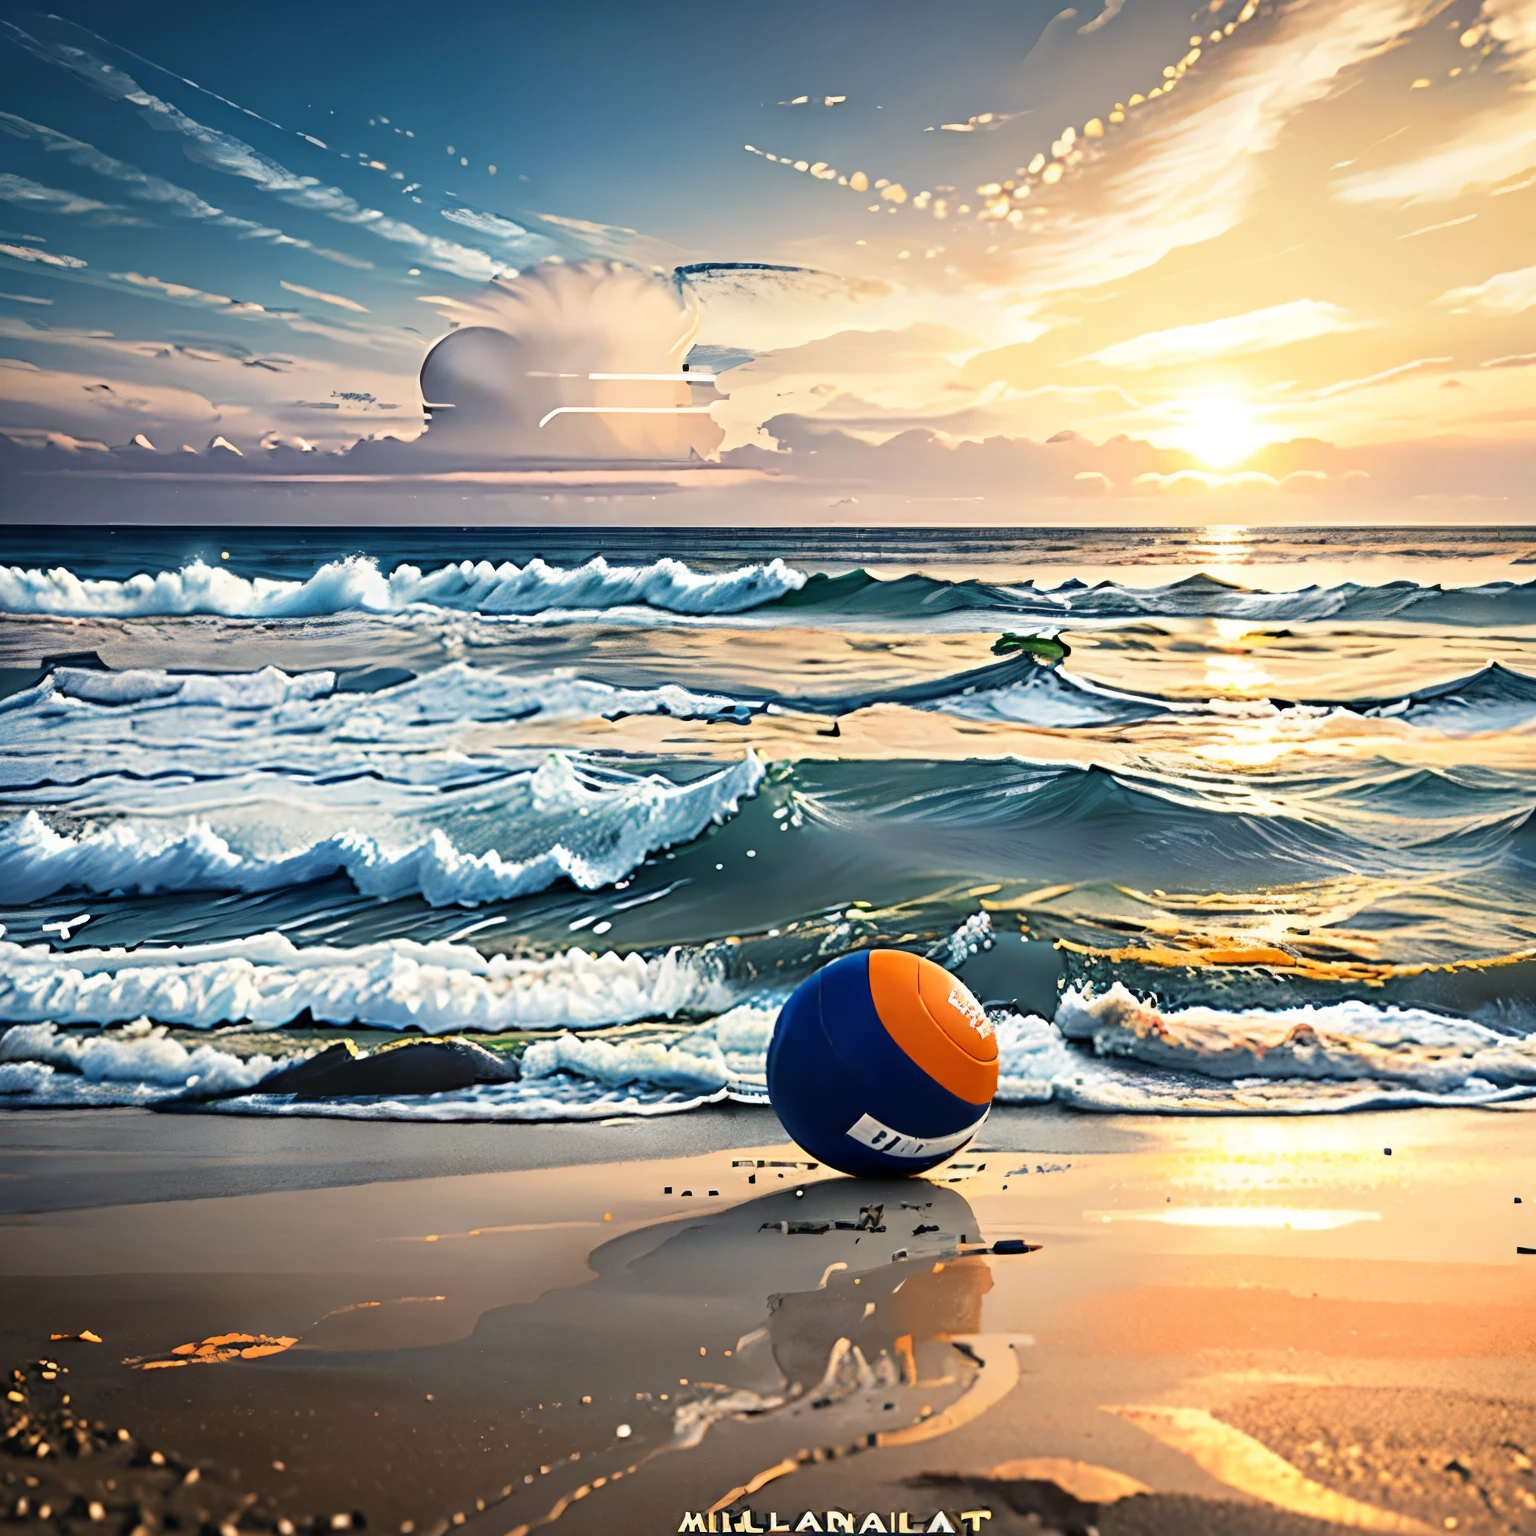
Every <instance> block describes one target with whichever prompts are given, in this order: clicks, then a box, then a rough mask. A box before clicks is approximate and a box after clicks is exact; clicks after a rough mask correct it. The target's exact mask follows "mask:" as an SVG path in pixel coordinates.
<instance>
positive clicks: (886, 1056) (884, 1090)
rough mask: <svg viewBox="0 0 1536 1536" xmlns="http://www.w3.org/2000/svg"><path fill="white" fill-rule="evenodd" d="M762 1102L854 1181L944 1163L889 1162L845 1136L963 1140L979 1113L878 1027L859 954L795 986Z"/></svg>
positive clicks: (777, 1032)
mask: <svg viewBox="0 0 1536 1536" xmlns="http://www.w3.org/2000/svg"><path fill="white" fill-rule="evenodd" d="M768 1096H769V1099H770V1100H771V1101H772V1103H773V1107H774V1109H775V1111H777V1113H778V1116H779V1120H780V1121H781V1123H782V1124H783V1126H784V1129H785V1130H786V1131H788V1132H789V1135H790V1137H791V1139H792V1140H794V1141H795V1142H796V1143H797V1144H798V1145H799V1146H801V1147H803V1148H804V1149H805V1150H806V1151H807V1152H808V1153H810V1155H811V1156H812V1157H814V1158H815V1159H816V1160H817V1161H818V1162H823V1163H826V1164H827V1165H828V1166H829V1167H832V1168H837V1169H840V1170H841V1171H842V1172H843V1173H849V1174H853V1175H854V1176H855V1177H857V1178H891V1177H901V1176H903V1175H907V1174H913V1173H922V1172H923V1171H924V1170H925V1169H928V1168H932V1167H933V1166H934V1165H935V1164H937V1163H940V1162H942V1161H943V1160H944V1159H945V1158H946V1157H948V1156H949V1155H950V1153H949V1152H948V1151H944V1152H940V1153H937V1154H935V1155H932V1156H927V1157H893V1156H891V1155H890V1154H888V1153H885V1152H882V1151H880V1150H879V1149H878V1148H875V1147H870V1146H866V1145H865V1144H864V1143H863V1142H861V1141H857V1140H855V1139H854V1138H853V1137H851V1136H850V1135H849V1134H848V1130H849V1127H851V1126H852V1125H854V1124H855V1123H856V1122H857V1121H858V1120H859V1119H860V1117H861V1116H863V1115H869V1116H871V1117H872V1118H873V1119H875V1120H878V1121H880V1123H881V1124H882V1125H887V1126H890V1127H891V1128H892V1129H893V1130H896V1131H899V1132H900V1133H901V1134H902V1135H904V1136H915V1137H919V1138H922V1139H927V1138H932V1137H942V1136H947V1135H951V1134H953V1133H955V1132H958V1131H961V1130H964V1129H965V1128H966V1127H968V1126H970V1125H973V1124H975V1123H976V1121H977V1120H978V1119H979V1118H980V1116H981V1109H980V1107H979V1106H977V1105H975V1104H969V1103H967V1102H966V1101H965V1100H964V1099H961V1098H958V1097H957V1096H956V1095H955V1094H952V1093H950V1092H949V1091H948V1090H947V1089H945V1088H941V1087H940V1086H939V1085H938V1084H937V1083H936V1082H934V1081H933V1079H932V1078H930V1077H929V1076H928V1074H927V1073H926V1072H924V1071H923V1070H922V1068H921V1067H919V1066H918V1065H917V1063H916V1062H914V1061H913V1060H912V1058H911V1057H910V1056H908V1055H907V1053H906V1052H905V1051H903V1050H902V1049H901V1047H900V1046H899V1045H898V1044H897V1043H896V1042H895V1040H893V1039H892V1038H891V1036H890V1034H889V1032H888V1031H887V1030H886V1028H885V1026H884V1025H883V1024H882V1023H881V1022H880V1015H879V1013H878V1012H877V1011H876V1009H875V1003H874V999H873V997H872V996H871V994H870V986H869V957H868V955H867V954H863V953H860V954H854V955H845V956H843V958H842V959H841V960H834V961H833V962H832V964H831V965H827V966H823V967H822V969H821V970H819V971H818V972H817V973H816V974H815V975H814V976H812V977H810V978H809V979H808V980H806V981H804V982H802V983H801V984H800V986H799V987H797V988H796V989H795V991H794V993H793V994H792V995H791V997H790V999H789V1001H788V1002H786V1003H785V1004H784V1007H783V1008H782V1009H781V1010H780V1012H779V1017H778V1022H777V1023H776V1024H775V1025H774V1030H773V1040H772V1041H771V1042H770V1044H769V1046H768Z"/></svg>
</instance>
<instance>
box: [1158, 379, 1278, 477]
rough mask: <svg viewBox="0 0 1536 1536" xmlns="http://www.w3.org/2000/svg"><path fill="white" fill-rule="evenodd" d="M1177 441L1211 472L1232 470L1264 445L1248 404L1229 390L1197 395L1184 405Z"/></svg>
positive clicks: (1182, 405)
mask: <svg viewBox="0 0 1536 1536" xmlns="http://www.w3.org/2000/svg"><path fill="white" fill-rule="evenodd" d="M1178 410H1179V417H1180V421H1179V425H1178V427H1177V429H1176V430H1175V432H1174V433H1173V439H1174V441H1175V442H1176V443H1177V444H1178V446H1179V447H1181V448H1183V449H1185V450H1186V451H1187V452H1189V453H1192V454H1194V456H1195V457H1196V458H1197V459H1199V460H1200V461H1201V463H1203V464H1205V465H1208V466H1209V467H1210V468H1211V469H1230V468H1231V467H1232V466H1233V465H1234V464H1241V463H1242V461H1243V460H1244V459H1246V458H1247V457H1248V456H1249V455H1250V454H1251V453H1253V452H1254V451H1255V450H1256V449H1257V448H1259V447H1260V446H1262V444H1263V442H1264V437H1263V434H1262V433H1261V432H1260V431H1259V429H1258V427H1257V425H1256V424H1255V422H1254V420H1253V415H1252V413H1251V412H1250V411H1249V409H1248V406H1247V404H1246V403H1245V402H1244V401H1243V400H1241V399H1239V398H1238V396H1236V395H1234V394H1231V393H1229V392H1227V391H1225V390H1217V391H1212V392H1211V393H1209V394H1204V395H1196V396H1194V397H1193V398H1192V399H1189V400H1185V401H1183V402H1181V403H1180V405H1179V407H1178Z"/></svg>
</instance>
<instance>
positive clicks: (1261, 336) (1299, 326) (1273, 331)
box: [1079, 299, 1362, 371]
mask: <svg viewBox="0 0 1536 1536" xmlns="http://www.w3.org/2000/svg"><path fill="white" fill-rule="evenodd" d="M1361 326H1362V322H1360V321H1356V320H1352V319H1351V318H1350V317H1349V315H1348V313H1347V312H1346V311H1345V310H1343V309H1341V308H1339V306H1338V305H1337V304H1325V303H1320V302H1319V301H1318V300H1316V299H1294V300H1292V301H1291V302H1290V303H1289V304H1275V305H1271V306H1270V307H1269V308H1268V309H1255V310H1250V311H1249V312H1248V313H1247V314H1243V315H1229V316H1227V317H1226V318H1225V319H1221V320H1207V321H1204V322H1203V323H1202V324H1199V325H1178V326H1174V327H1172V328H1171V329H1169V330H1166V331H1148V332H1147V333H1146V334H1145V335H1142V336H1133V337H1131V338H1130V339H1129V340H1128V341H1118V342H1115V343H1114V344H1113V345H1111V346H1108V347H1102V348H1100V349H1099V351H1097V352H1091V353H1089V354H1088V356H1087V357H1084V358H1080V359H1079V361H1080V362H1094V363H1102V364H1103V365H1104V366H1105V367H1106V368H1128V369H1131V370H1136V371H1139V370H1141V369H1146V368H1171V367H1176V366H1177V365H1179V364H1181V363H1193V362H1199V361H1201V360H1203V359H1205V358H1211V357H1233V356H1238V355H1240V354H1243V353H1247V352H1267V351H1271V350H1272V349H1274V348H1275V347H1287V346H1290V345H1291V344H1292V343H1294V342H1298V341H1311V340H1313V339H1314V338H1315V337H1318V336H1332V335H1336V334H1338V333H1339V332H1341V331H1355V330H1359V329H1361Z"/></svg>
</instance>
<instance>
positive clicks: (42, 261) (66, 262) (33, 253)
mask: <svg viewBox="0 0 1536 1536" xmlns="http://www.w3.org/2000/svg"><path fill="white" fill-rule="evenodd" d="M0 256H9V257H10V258H11V260H12V261H30V262H32V263H34V264H37V265H41V266H45V267H58V268H60V269H62V270H65V271H78V270H79V268H81V267H83V266H85V265H86V263H85V261H84V260H83V258H81V257H79V256H65V255H63V254H61V253H59V252H55V251H40V250H38V249H37V248H36V247H35V246H31V245H0Z"/></svg>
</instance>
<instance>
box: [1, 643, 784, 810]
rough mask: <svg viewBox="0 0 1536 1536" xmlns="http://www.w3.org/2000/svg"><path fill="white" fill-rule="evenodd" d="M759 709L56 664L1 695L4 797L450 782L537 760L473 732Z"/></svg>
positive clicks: (537, 689) (570, 688) (413, 681)
mask: <svg viewBox="0 0 1536 1536" xmlns="http://www.w3.org/2000/svg"><path fill="white" fill-rule="evenodd" d="M761 707H762V705H761V702H760V701H756V700H743V699H736V698H731V697H727V696H726V695H723V694H714V693H699V692H695V691H694V690H692V689H689V688H686V687H683V686H682V685H680V684H676V683H664V684H661V685H659V686H656V687H649V688H623V687H616V686H612V685H610V684H607V683H603V682H598V681H593V680H590V679H587V678H583V677H581V676H579V675H577V674H576V673H575V672H574V671H572V670H570V669H562V670H558V671H550V672H540V673H534V674H522V675H516V674H507V673H503V672H497V671H493V670H490V669H487V668H477V667H473V666H470V665H468V664H466V663H464V662H458V661H455V662H449V663H447V664H446V665H444V666H441V667H438V668H436V669H435V670H434V671H431V672H429V673H425V674H423V675H421V676H407V677H406V678H404V679H403V680H401V681H398V682H395V683H393V684H391V685H390V686H387V687H383V688H380V689H377V690H376V691H373V692H363V691H353V690H348V689H346V688H345V687H343V686H341V685H339V683H338V679H337V675H336V673H334V672H331V671H317V672H304V673H298V674H294V675H290V674H289V673H286V672H283V671H281V670H280V669H278V668H276V667H265V668H263V669H262V670H261V671H259V672H249V673H200V672H194V673H184V672H169V671H165V670H162V669H158V668H135V669H130V670H125V671H122V672H110V671H95V670H86V669H83V668H74V667H60V668H58V669H57V670H56V671H54V672H51V673H49V674H48V675H47V676H46V677H44V678H43V679H42V680H41V681H40V682H38V683H37V684H36V685H35V686H34V687H32V688H29V689H26V690H25V691H23V692H20V693H17V694H13V695H12V696H11V697H10V698H8V699H4V700H0V788H4V789H8V790H13V791H15V790H22V791H25V790H32V789H35V788H46V787H57V786H70V785H77V786H88V785H90V784H91V783H92V782H93V781H103V780H112V781H118V782H123V781H127V780H130V779H131V780H134V781H137V784H136V787H135V788H134V789H133V790H132V791H131V793H126V794H123V793H119V794H118V795H117V796H116V798H117V799H118V800H123V801H126V802H127V803H128V804H130V805H131V804H139V805H142V806H144V807H145V808H149V807H150V805H151V802H152V801H153V799H154V796H155V785H156V782H157V781H159V783H160V785H161V787H162V789H163V791H164V793H163V794H162V795H161V798H162V799H169V798H174V796H175V795H177V794H180V793H182V792H184V788H185V786H186V784H187V783H188V781H189V780H198V781H201V782H203V783H208V784H211V783H213V782H215V781H220V780H236V779H239V778H242V777H248V776H250V775H262V774H265V775H274V776H280V777H281V779H282V780H283V781H284V782H285V783H287V784H289V785H292V784H293V783H294V782H295V781H299V780H307V781H309V782H310V783H311V784H318V783H323V784H325V785H327V786H334V785H337V784H341V783H344V782H346V781H348V780H355V779H364V778H366V779H368V780H370V781H383V782H384V783H386V784H404V785H411V786H425V787H432V786H436V787H448V786H454V785H462V784H466V783H471V782H484V781H488V780H492V779H495V778H498V777H502V776H504V775H506V774H509V773H522V772H526V771H528V770H529V768H530V767H536V766H537V765H538V763H539V762H540V761H541V760H542V754H530V753H528V752H526V751H521V750H520V749H519V748H518V747H517V745H516V738H515V735H514V736H513V738H512V742H511V744H510V745H501V744H497V743H495V742H491V741H487V740H484V739H483V738H482V740H481V743H480V744H479V745H478V746H477V747H476V748H474V749H472V750H468V751H466V750H465V749H464V747H463V745H462V744H461V742H462V739H463V738H464V737H465V735H466V733H467V732H469V731H470V730H471V729H472V728H473V727H477V726H496V725H513V726H515V725H518V724H522V723H534V722H537V723H539V724H541V725H548V724H550V723H553V722H560V721H573V720H597V719H617V718H619V717H620V716H624V715H654V714H659V715H669V716H671V717H673V718H674V719H704V720H734V721H738V722H739V721H745V720H748V719H750V718H751V717H752V716H753V714H755V713H756V712H757V711H758V710H759V709H760V708H761Z"/></svg>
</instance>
